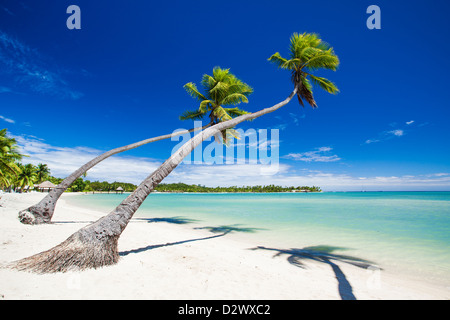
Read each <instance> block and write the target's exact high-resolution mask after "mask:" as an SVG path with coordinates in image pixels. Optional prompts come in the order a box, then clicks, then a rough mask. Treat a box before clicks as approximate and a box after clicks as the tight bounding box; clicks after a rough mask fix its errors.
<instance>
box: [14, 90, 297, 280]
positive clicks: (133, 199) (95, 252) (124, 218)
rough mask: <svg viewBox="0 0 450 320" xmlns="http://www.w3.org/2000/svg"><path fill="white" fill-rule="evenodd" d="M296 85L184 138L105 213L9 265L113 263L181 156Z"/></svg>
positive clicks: (41, 269)
mask: <svg viewBox="0 0 450 320" xmlns="http://www.w3.org/2000/svg"><path fill="white" fill-rule="evenodd" d="M298 88H299V86H298V85H295V86H294V90H293V91H292V93H291V94H290V95H289V97H287V98H286V99H285V100H283V101H282V102H279V103H278V104H276V105H274V106H272V107H270V108H265V109H262V110H260V111H257V112H254V113H247V114H243V115H240V116H238V117H236V118H233V119H230V120H226V121H223V122H219V123H217V124H214V125H212V126H210V127H208V128H206V129H204V130H203V131H201V132H200V133H198V134H196V135H195V136H194V137H193V138H191V139H190V140H189V141H187V142H186V143H185V144H184V145H183V146H181V147H180V148H179V149H178V150H177V151H175V152H174V153H173V154H172V156H171V157H170V158H168V159H167V160H166V161H165V162H164V163H163V164H161V165H160V166H159V168H158V169H156V170H155V171H154V172H153V173H151V174H150V175H149V176H148V177H147V178H146V179H145V180H144V181H142V183H141V184H140V185H139V186H138V187H137V188H136V190H135V191H134V192H132V193H131V194H130V195H129V196H128V197H127V198H125V199H124V200H123V201H122V202H121V203H120V204H119V205H118V206H117V207H116V208H115V209H114V210H113V211H111V212H110V213H109V214H108V215H106V216H104V217H102V218H100V219H99V220H97V221H95V222H94V223H92V224H90V225H87V226H85V227H84V228H82V229H80V230H78V231H77V232H75V233H74V234H72V235H71V236H70V237H69V238H67V239H66V240H65V241H63V242H62V243H61V244H59V245H57V246H56V247H54V248H52V249H50V250H48V251H45V252H42V253H38V254H36V255H34V256H31V257H28V258H25V259H22V260H19V261H17V262H15V263H13V264H12V265H11V267H13V268H16V269H19V270H31V271H34V272H38V273H51V272H66V271H69V270H84V269H88V268H99V267H102V266H106V265H111V264H115V263H117V262H118V260H119V252H118V247H117V245H118V240H119V237H120V235H121V234H122V232H123V231H124V230H125V228H126V226H127V225H128V223H129V222H130V220H131V218H132V217H133V215H134V213H135V212H136V211H137V210H138V209H139V207H140V206H141V204H142V203H143V202H144V200H145V199H146V198H147V197H148V195H149V194H150V193H151V192H152V191H153V190H154V189H155V187H156V186H157V185H158V184H159V183H160V182H161V181H162V180H163V179H164V178H165V177H167V176H168V175H169V174H170V173H171V172H172V171H173V170H174V169H175V168H176V167H177V166H178V165H179V164H180V163H181V162H182V161H183V159H184V158H185V157H186V156H187V155H189V154H190V152H192V150H194V148H196V147H197V146H198V145H200V144H201V143H202V142H203V141H205V140H206V139H209V138H210V137H212V136H214V135H216V134H221V133H222V132H223V131H224V130H227V129H230V128H234V127H235V126H237V125H238V124H240V123H242V122H244V121H249V120H253V119H256V118H258V117H261V116H263V115H265V114H268V113H271V112H274V111H276V110H278V109H279V108H281V107H283V106H285V105H286V104H287V103H289V102H290V101H291V100H292V98H293V97H294V96H295V95H296V94H297V92H298Z"/></svg>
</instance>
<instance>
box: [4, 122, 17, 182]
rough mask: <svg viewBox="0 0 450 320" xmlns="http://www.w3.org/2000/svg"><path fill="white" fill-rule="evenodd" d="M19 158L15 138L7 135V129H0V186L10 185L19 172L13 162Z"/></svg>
mask: <svg viewBox="0 0 450 320" xmlns="http://www.w3.org/2000/svg"><path fill="white" fill-rule="evenodd" d="M21 159H22V155H21V154H20V153H19V152H18V147H17V142H16V140H15V139H14V138H10V137H8V136H7V129H2V130H0V186H2V187H8V186H10V184H11V182H12V180H13V179H14V178H15V177H16V176H17V174H18V173H19V172H20V168H19V167H18V165H17V164H16V163H15V162H16V161H19V160H21Z"/></svg>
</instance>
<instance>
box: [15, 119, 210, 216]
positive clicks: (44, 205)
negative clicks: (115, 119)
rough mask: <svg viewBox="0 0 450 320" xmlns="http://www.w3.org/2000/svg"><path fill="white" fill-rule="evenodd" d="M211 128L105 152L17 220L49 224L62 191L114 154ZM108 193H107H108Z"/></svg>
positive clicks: (201, 128)
mask: <svg viewBox="0 0 450 320" xmlns="http://www.w3.org/2000/svg"><path fill="white" fill-rule="evenodd" d="M209 126H211V123H210V124H207V125H205V126H203V127H198V128H193V129H190V130H184V131H179V132H177V133H172V134H166V135H163V136H159V137H155V138H150V139H146V140H142V141H139V142H136V143H133V144H129V145H126V146H123V147H119V148H116V149H113V150H110V151H107V152H105V153H103V154H101V155H99V156H98V157H96V158H94V159H92V160H91V161H89V162H88V163H86V164H85V165H83V166H82V167H80V168H79V169H77V170H76V171H75V172H73V173H72V174H71V175H70V176H68V177H67V178H65V179H64V180H63V181H62V182H61V183H60V184H59V185H58V186H57V187H56V188H55V189H53V190H51V191H49V193H48V195H47V196H45V197H44V198H43V199H42V200H41V201H40V202H39V203H37V204H35V205H33V206H31V207H29V208H27V209H25V210H22V211H20V212H19V220H20V222H22V223H24V224H43V223H49V222H50V221H51V219H52V217H53V213H54V211H55V207H56V202H57V201H58V199H59V197H61V195H62V194H63V193H64V191H66V190H67V188H68V187H70V185H71V184H72V183H73V182H74V181H75V180H77V179H78V178H79V177H81V176H82V175H83V174H84V173H85V172H86V171H88V170H89V169H91V168H92V167H94V166H95V165H97V164H98V163H100V162H102V161H103V160H105V159H107V158H109V157H110V156H113V155H115V154H118V153H121V152H124V151H128V150H131V149H135V148H137V147H140V146H143V145H145V144H148V143H151V142H155V141H160V140H164V139H168V138H171V137H176V136H179V135H181V134H185V133H189V132H193V131H196V130H203V129H205V128H208V127H209ZM108 193H109V191H108Z"/></svg>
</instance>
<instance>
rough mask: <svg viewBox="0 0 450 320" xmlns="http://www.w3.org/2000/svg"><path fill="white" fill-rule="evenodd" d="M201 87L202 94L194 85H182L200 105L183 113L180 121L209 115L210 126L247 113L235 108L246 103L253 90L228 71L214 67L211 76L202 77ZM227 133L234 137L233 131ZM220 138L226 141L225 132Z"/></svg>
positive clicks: (198, 118)
mask: <svg viewBox="0 0 450 320" xmlns="http://www.w3.org/2000/svg"><path fill="white" fill-rule="evenodd" d="M201 86H202V88H203V91H204V93H201V92H200V91H199V90H198V88H197V86H196V85H195V83H192V82H189V83H186V84H185V85H184V88H185V89H186V91H187V92H188V93H189V94H190V95H191V96H192V97H193V98H195V99H197V100H199V101H200V105H199V107H198V109H196V110H193V111H186V112H184V113H183V114H182V115H181V116H180V120H189V119H192V120H200V119H203V118H204V117H205V116H206V115H207V114H208V113H209V118H210V121H211V124H217V123H219V122H223V121H227V120H230V119H232V118H235V117H238V116H240V115H243V114H246V113H248V112H247V111H244V110H241V109H239V108H238V107H236V106H237V105H238V104H240V103H242V102H244V103H248V96H249V95H250V94H251V93H252V92H253V89H252V88H251V87H250V86H249V85H248V84H246V83H244V82H243V81H241V80H240V79H238V78H237V77H236V76H235V75H234V74H232V73H231V72H230V69H222V68H220V67H215V68H214V69H213V75H212V76H210V75H208V74H204V75H203V78H202V81H201ZM227 106H229V107H227ZM227 133H229V134H231V135H233V136H236V135H235V132H234V130H230V129H228V130H227ZM222 138H223V140H224V142H226V141H227V136H226V133H225V132H223V133H222Z"/></svg>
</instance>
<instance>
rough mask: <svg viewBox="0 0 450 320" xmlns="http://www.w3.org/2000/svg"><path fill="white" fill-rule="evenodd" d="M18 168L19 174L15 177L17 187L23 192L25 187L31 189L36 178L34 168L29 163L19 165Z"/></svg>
mask: <svg viewBox="0 0 450 320" xmlns="http://www.w3.org/2000/svg"><path fill="white" fill-rule="evenodd" d="M19 167H20V172H19V174H18V175H17V186H18V187H20V188H21V189H22V190H24V189H25V187H27V186H28V187H32V186H33V185H34V182H35V181H36V177H37V174H36V167H35V166H33V165H32V164H31V163H29V164H26V165H19Z"/></svg>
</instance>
